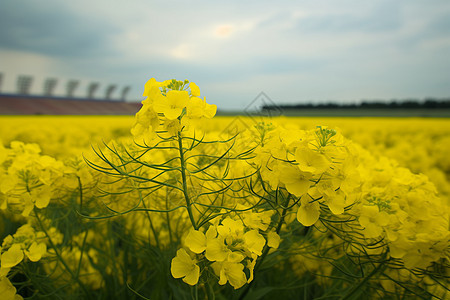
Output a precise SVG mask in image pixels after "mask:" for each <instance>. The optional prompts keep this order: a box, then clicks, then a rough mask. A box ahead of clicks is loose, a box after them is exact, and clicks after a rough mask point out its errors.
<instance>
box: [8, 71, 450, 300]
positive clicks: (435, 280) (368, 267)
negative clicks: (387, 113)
mask: <svg viewBox="0 0 450 300" xmlns="http://www.w3.org/2000/svg"><path fill="white" fill-rule="evenodd" d="M143 95H144V97H146V99H145V100H144V101H143V102H142V104H143V106H142V108H141V110H140V111H139V112H138V113H137V114H136V117H135V121H134V124H133V125H132V129H131V134H132V136H133V137H132V138H130V137H126V134H122V131H120V130H118V132H121V135H122V137H121V138H118V139H115V140H114V139H112V140H110V141H106V142H105V143H104V145H103V146H99V147H94V148H93V151H91V152H90V153H87V154H85V156H84V158H85V161H86V163H85V162H84V161H82V160H81V159H80V158H81V157H80V156H79V154H76V153H72V154H70V155H68V154H67V153H62V152H59V150H54V149H52V148H48V150H49V152H52V151H54V152H53V154H54V155H55V156H56V158H54V157H51V156H49V155H47V154H42V153H41V149H40V147H39V146H38V145H36V144H26V143H23V142H19V141H14V142H11V143H10V146H9V147H4V146H3V145H0V166H1V168H0V178H1V182H0V209H1V213H2V216H3V235H2V238H3V242H2V244H1V269H0V295H2V296H3V295H4V296H3V297H2V299H3V298H5V299H21V298H22V296H28V297H29V296H35V297H46V296H47V297H51V296H54V295H57V294H58V293H64V295H66V294H67V293H69V294H71V295H73V297H74V298H77V297H83V298H109V297H112V296H114V297H123V298H126V297H130V295H131V296H133V297H135V296H140V297H144V298H145V297H149V298H161V299H163V298H168V297H174V298H180V299H182V298H194V299H198V298H199V297H200V298H201V297H205V298H208V299H214V298H215V297H226V298H233V297H234V298H239V299H243V298H246V297H250V299H251V298H252V297H253V296H252V293H253V295H255V293H257V291H258V289H259V290H260V293H261V295H264V294H263V293H266V294H268V295H269V294H270V293H271V292H274V291H275V290H276V285H277V284H278V285H283V283H282V282H279V281H277V280H279V279H278V278H277V277H281V278H283V279H282V280H288V278H289V279H290V280H294V281H295V280H302V282H303V281H305V280H306V281H308V282H310V283H308V284H306V285H303V289H304V290H303V292H304V293H307V292H308V290H310V289H314V290H315V293H316V294H314V296H315V297H319V296H322V297H329V298H341V297H343V298H345V299H351V298H352V297H358V295H359V296H360V295H362V293H366V294H367V295H370V298H373V299H386V298H395V297H397V296H398V295H403V296H404V297H408V296H412V295H414V296H421V297H422V298H423V297H425V298H427V297H428V298H429V297H434V298H437V299H445V297H448V296H449V291H448V279H449V270H450V267H449V261H450V231H449V213H448V212H449V211H450V210H449V203H448V201H447V199H446V198H445V197H443V198H441V197H439V196H438V192H437V190H436V188H435V186H434V185H433V184H432V183H431V182H430V181H429V179H428V178H427V177H426V176H425V175H421V174H419V175H416V174H414V173H412V172H411V171H410V170H409V169H406V168H402V167H399V166H398V165H397V164H396V163H395V162H393V161H392V160H389V159H387V158H385V157H382V156H380V155H374V154H373V151H368V150H366V149H364V148H363V147H361V146H360V145H359V144H356V143H354V142H351V141H350V140H348V139H346V138H345V137H344V136H343V135H342V134H341V133H340V132H339V131H336V130H335V129H332V128H331V127H326V126H319V127H316V128H314V129H301V128H299V127H298V126H297V127H295V126H293V125H290V124H289V123H286V122H278V123H279V124H275V120H273V122H271V123H268V122H267V121H265V120H263V121H262V122H255V123H254V124H252V126H241V127H240V128H238V130H229V131H225V132H223V131H222V132H220V131H219V130H218V131H214V130H212V128H217V127H219V128H220V127H222V126H221V125H220V122H218V123H214V119H216V118H214V119H213V117H214V115H215V113H216V109H217V108H216V106H215V105H211V104H209V103H207V102H206V99H205V98H203V99H202V98H200V95H201V94H200V89H199V87H198V86H197V85H196V84H195V83H193V82H189V81H187V80H185V81H177V80H168V81H164V82H158V81H156V80H155V79H154V78H152V79H150V80H149V81H148V82H147V83H146V84H145V89H144V94H143ZM211 122H212V123H211ZM211 124H215V125H213V126H212V125H211ZM217 124H219V125H217ZM219 128H217V129H219ZM73 142H74V141H70V143H73ZM274 274H276V275H274ZM20 276H25V278H27V280H25V281H24V280H20V278H21V277H20ZM43 278H50V279H51V280H50V281H48V280H45V281H44V280H43ZM295 278H298V279H295ZM264 284H270V285H272V286H274V287H273V288H269V287H267V286H265V285H264ZM313 287H316V288H313ZM317 287H320V289H318V288H317ZM292 289H293V290H295V289H294V288H292ZM21 295H22V296H21ZM284 295H285V296H286V297H287V295H288V292H286V294H284Z"/></svg>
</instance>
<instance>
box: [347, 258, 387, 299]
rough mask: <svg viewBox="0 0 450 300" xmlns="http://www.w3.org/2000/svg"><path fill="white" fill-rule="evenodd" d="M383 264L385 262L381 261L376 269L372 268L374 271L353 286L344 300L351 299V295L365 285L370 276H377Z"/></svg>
mask: <svg viewBox="0 0 450 300" xmlns="http://www.w3.org/2000/svg"><path fill="white" fill-rule="evenodd" d="M383 266H384V263H380V264H379V265H378V266H377V267H376V268H375V269H373V270H372V272H370V273H369V275H367V276H366V277H364V279H363V280H361V282H360V283H359V284H358V285H356V286H355V287H353V288H352V289H351V290H350V291H349V292H348V293H347V294H346V295H345V296H343V297H342V300H345V299H350V297H351V296H353V295H354V294H355V293H356V292H357V291H358V290H359V289H360V288H361V287H363V286H364V284H366V282H367V281H369V279H370V278H372V277H373V276H375V274H377V273H378V272H379V271H380V270H381V268H382V267H383Z"/></svg>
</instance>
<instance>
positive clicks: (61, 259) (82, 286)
mask: <svg viewBox="0 0 450 300" xmlns="http://www.w3.org/2000/svg"><path fill="white" fill-rule="evenodd" d="M34 214H35V216H36V219H37V220H38V222H39V225H40V226H41V229H42V231H43V232H44V233H45V235H46V236H47V238H48V242H49V244H50V247H52V248H53V250H55V254H56V256H57V257H58V260H59V261H60V262H61V263H62V264H63V266H64V268H65V269H66V270H67V272H68V273H69V274H70V276H71V277H72V278H73V279H74V280H75V281H76V282H77V283H78V285H79V286H80V288H81V289H82V290H83V292H84V293H85V294H86V297H87V298H88V299H90V298H91V297H90V294H89V292H88V290H87V288H86V286H85V285H84V284H83V282H81V280H80V278H79V277H78V276H75V274H74V273H73V272H72V270H71V269H70V267H69V266H68V265H67V263H66V262H65V261H64V259H63V258H62V256H61V254H60V253H59V251H58V249H57V248H56V245H55V244H54V243H53V241H52V239H51V238H50V235H49V234H48V232H47V230H45V227H44V226H43V224H42V221H41V218H40V217H39V215H38V212H37V210H36V208H34Z"/></svg>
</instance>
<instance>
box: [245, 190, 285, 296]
mask: <svg viewBox="0 0 450 300" xmlns="http://www.w3.org/2000/svg"><path fill="white" fill-rule="evenodd" d="M277 193H278V191H277ZM290 198H291V194H289V195H288V196H287V198H286V204H285V205H284V208H283V211H282V212H281V217H280V221H279V222H278V225H277V227H276V229H275V232H276V233H277V234H280V231H281V226H283V223H284V218H285V217H286V213H287V211H288V204H289V200H290ZM269 250H270V248H269V247H268V246H267V244H266V245H265V246H264V251H263V253H262V255H261V257H260V259H259V260H258V261H257V262H256V265H255V268H254V269H253V274H256V272H257V271H258V270H259V268H260V267H261V265H262V263H263V261H264V259H265V258H266V256H267V254H268V253H269ZM255 277H256V276H255ZM254 282H255V278H254V279H253V281H252V282H250V283H249V284H248V285H247V286H246V288H245V290H244V291H243V292H242V294H241V295H240V296H239V300H242V299H244V298H245V296H246V295H247V294H248V292H249V291H250V288H251V287H252V285H253V283H254Z"/></svg>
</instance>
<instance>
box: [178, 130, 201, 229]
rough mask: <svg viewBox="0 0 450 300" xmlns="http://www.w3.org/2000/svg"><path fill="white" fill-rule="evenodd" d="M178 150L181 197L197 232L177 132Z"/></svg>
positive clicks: (179, 136)
mask: <svg viewBox="0 0 450 300" xmlns="http://www.w3.org/2000/svg"><path fill="white" fill-rule="evenodd" d="M178 149H179V151H180V164H181V179H182V181H183V195H184V199H185V200H186V208H187V211H188V214H189V219H190V220H191V223H192V226H193V227H194V229H195V230H197V229H198V227H197V224H196V222H195V219H194V214H193V213H192V208H191V205H192V203H191V199H190V198H189V195H188V190H187V181H186V164H185V160H184V152H183V142H182V139H181V133H180V132H178Z"/></svg>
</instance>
